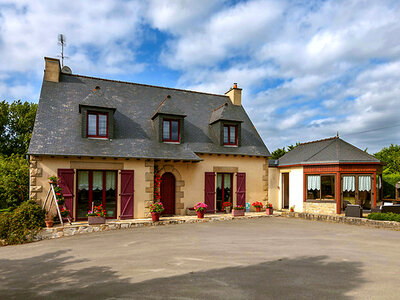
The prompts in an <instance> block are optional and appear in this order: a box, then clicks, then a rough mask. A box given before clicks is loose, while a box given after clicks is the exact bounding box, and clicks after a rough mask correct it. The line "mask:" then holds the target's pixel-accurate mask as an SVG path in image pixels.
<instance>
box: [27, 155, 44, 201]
mask: <svg viewBox="0 0 400 300" xmlns="http://www.w3.org/2000/svg"><path fill="white" fill-rule="evenodd" d="M40 160H41V158H40V156H34V155H31V156H30V165H29V167H30V168H29V198H30V199H32V200H35V201H37V202H38V203H41V202H42V201H43V200H44V199H40V198H39V197H38V194H39V193H41V192H42V190H43V186H42V185H40V184H39V182H38V180H37V179H38V178H40V177H42V174H43V172H42V168H39V167H38V161H40Z"/></svg>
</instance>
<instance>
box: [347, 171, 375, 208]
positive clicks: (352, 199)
mask: <svg viewBox="0 0 400 300" xmlns="http://www.w3.org/2000/svg"><path fill="white" fill-rule="evenodd" d="M371 200H372V178H371V175H368V174H360V175H356V174H355V175H352V174H349V175H343V176H342V207H343V210H345V209H346V207H347V205H350V204H353V205H354V204H356V205H361V206H362V208H363V209H371Z"/></svg>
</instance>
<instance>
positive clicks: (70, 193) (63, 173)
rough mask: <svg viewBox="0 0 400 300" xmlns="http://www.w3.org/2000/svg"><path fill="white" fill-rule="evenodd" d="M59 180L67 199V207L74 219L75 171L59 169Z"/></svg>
mask: <svg viewBox="0 0 400 300" xmlns="http://www.w3.org/2000/svg"><path fill="white" fill-rule="evenodd" d="M57 173H58V174H57V175H58V178H60V187H61V192H62V193H63V195H64V198H65V206H66V208H67V209H68V210H69V211H70V213H71V215H70V217H71V218H72V216H73V213H74V173H75V172H74V170H73V169H58V172H57Z"/></svg>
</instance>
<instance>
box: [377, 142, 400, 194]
mask: <svg viewBox="0 0 400 300" xmlns="http://www.w3.org/2000/svg"><path fill="white" fill-rule="evenodd" d="M374 156H375V157H376V158H378V159H380V160H381V161H383V162H385V163H386V165H385V166H383V172H382V173H383V174H382V179H383V193H384V197H385V198H392V199H393V198H394V197H395V192H396V190H395V188H396V183H397V182H399V181H400V145H393V144H391V145H390V146H389V147H385V148H383V149H382V150H381V151H379V152H377V153H375V154H374Z"/></svg>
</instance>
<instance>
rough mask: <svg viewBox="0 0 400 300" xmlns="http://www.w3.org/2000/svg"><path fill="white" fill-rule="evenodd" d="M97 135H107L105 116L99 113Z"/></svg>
mask: <svg viewBox="0 0 400 300" xmlns="http://www.w3.org/2000/svg"><path fill="white" fill-rule="evenodd" d="M99 135H100V136H107V116H106V115H99Z"/></svg>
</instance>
